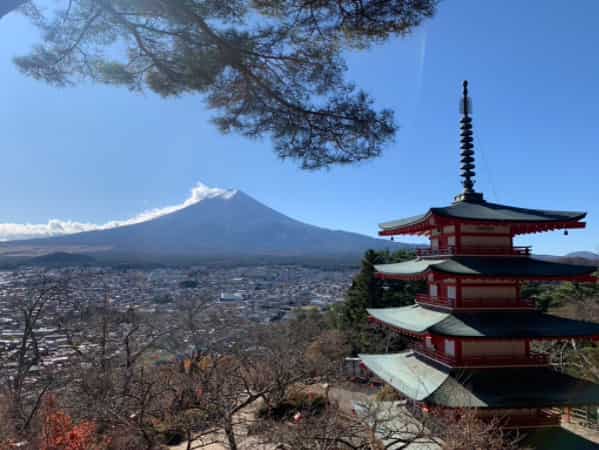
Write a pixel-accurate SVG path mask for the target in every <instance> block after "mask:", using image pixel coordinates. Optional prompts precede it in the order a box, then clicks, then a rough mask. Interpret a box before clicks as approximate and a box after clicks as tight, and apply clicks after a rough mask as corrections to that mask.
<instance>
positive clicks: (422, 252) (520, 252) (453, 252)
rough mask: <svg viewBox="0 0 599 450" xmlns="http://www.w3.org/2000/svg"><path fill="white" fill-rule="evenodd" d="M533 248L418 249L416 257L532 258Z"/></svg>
mask: <svg viewBox="0 0 599 450" xmlns="http://www.w3.org/2000/svg"><path fill="white" fill-rule="evenodd" d="M531 253H532V247H531V246H523V247H460V248H457V247H447V248H436V249H434V248H430V247H429V248H418V249H416V256H464V255H476V256H530V254H531Z"/></svg>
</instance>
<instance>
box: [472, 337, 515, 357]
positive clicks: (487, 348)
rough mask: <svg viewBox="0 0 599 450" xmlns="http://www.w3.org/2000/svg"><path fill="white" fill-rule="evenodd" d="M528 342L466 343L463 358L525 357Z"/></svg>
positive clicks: (485, 341)
mask: <svg viewBox="0 0 599 450" xmlns="http://www.w3.org/2000/svg"><path fill="white" fill-rule="evenodd" d="M524 355H526V342H525V341H523V340H521V341H489V340H484V341H482V340H481V341H464V342H462V356H463V357H468V356H524Z"/></svg>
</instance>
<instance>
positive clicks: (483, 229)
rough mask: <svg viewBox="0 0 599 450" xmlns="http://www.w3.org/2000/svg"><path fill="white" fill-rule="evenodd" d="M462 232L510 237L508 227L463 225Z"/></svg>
mask: <svg viewBox="0 0 599 450" xmlns="http://www.w3.org/2000/svg"><path fill="white" fill-rule="evenodd" d="M460 230H461V231H462V233H464V234H468V233H475V234H481V233H487V234H505V235H510V231H511V230H510V227H509V226H508V225H473V224H462V225H461V227H460Z"/></svg>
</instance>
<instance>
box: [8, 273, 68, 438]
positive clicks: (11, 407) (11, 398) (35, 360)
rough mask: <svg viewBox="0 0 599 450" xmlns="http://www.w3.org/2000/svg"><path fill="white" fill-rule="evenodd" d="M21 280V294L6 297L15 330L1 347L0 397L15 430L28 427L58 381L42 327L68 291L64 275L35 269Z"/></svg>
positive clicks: (23, 429) (46, 324) (48, 324)
mask: <svg viewBox="0 0 599 450" xmlns="http://www.w3.org/2000/svg"><path fill="white" fill-rule="evenodd" d="M22 283H23V286H24V287H23V288H22V290H23V291H24V292H23V295H14V296H13V297H11V298H10V299H9V307H11V308H13V310H14V311H15V312H16V313H17V314H16V316H15V322H16V323H15V324H13V325H14V328H15V329H16V330H17V331H18V333H17V334H15V336H14V338H15V340H14V342H13V344H8V345H6V346H4V348H3V349H2V350H0V398H1V399H2V403H3V404H4V405H5V414H7V416H8V418H9V419H10V421H11V423H12V424H13V425H14V429H13V431H14V432H15V433H17V434H26V433H27V432H29V431H30V428H31V426H32V424H33V423H34V419H35V418H36V415H37V413H38V411H39V408H40V407H41V405H42V402H43V399H44V396H45V395H46V393H47V392H48V391H49V390H50V389H51V388H52V387H53V386H54V385H55V383H56V382H57V380H56V377H55V374H54V373H53V372H52V371H50V370H48V369H47V367H46V356H47V355H46V354H45V343H44V335H45V334H47V331H48V330H44V327H49V326H52V325H53V324H52V322H51V320H50V318H51V317H53V315H54V313H55V311H56V308H57V305H59V304H60V303H61V302H62V300H63V299H64V297H65V296H67V295H68V279H67V278H65V277H57V276H51V275H49V274H48V273H45V272H36V273H34V274H32V275H31V276H30V277H28V279H27V280H23V282H22Z"/></svg>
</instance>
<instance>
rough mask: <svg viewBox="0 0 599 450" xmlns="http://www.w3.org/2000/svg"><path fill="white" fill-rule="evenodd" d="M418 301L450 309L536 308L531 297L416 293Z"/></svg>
mask: <svg viewBox="0 0 599 450" xmlns="http://www.w3.org/2000/svg"><path fill="white" fill-rule="evenodd" d="M416 302H417V303H420V304H424V305H430V306H437V307H440V308H449V309H483V310H484V309H527V310H530V309H536V305H535V302H534V300H531V299H520V300H514V299H510V300H508V299H489V298H484V299H483V298H481V299H464V300H457V299H453V298H447V297H440V296H437V297H432V296H430V295H428V294H416Z"/></svg>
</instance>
